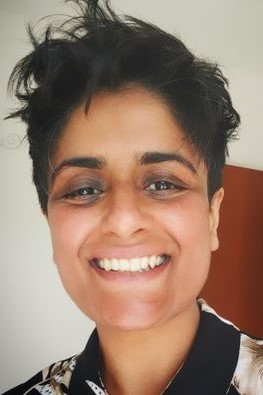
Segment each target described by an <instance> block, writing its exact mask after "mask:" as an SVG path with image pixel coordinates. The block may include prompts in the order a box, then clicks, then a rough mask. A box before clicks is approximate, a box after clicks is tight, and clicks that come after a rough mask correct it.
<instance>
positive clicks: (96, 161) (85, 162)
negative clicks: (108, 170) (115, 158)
mask: <svg viewBox="0 0 263 395" xmlns="http://www.w3.org/2000/svg"><path fill="white" fill-rule="evenodd" d="M106 163H107V162H106V160H105V159H103V158H98V157H94V156H83V157H76V158H69V159H65V160H63V161H62V162H61V163H60V164H59V165H58V166H56V167H55V168H54V169H53V171H52V175H51V179H52V181H54V180H55V178H56V177H57V176H58V175H59V174H60V173H61V172H62V171H63V170H64V169H67V168H71V167H82V168H88V169H103V168H104V167H105V166H106Z"/></svg>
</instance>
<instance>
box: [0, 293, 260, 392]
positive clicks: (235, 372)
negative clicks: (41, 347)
mask: <svg viewBox="0 0 263 395" xmlns="http://www.w3.org/2000/svg"><path fill="white" fill-rule="evenodd" d="M198 304H199V306H200V310H201V319H200V324H199V328H198V330H197V334H196V338H195V341H194V344H193V347H192V350H191V352H190V354H189V356H188V357H187V359H186V361H185V363H184V365H183V367H182V368H181V369H180V371H179V372H178V373H177V375H176V376H175V377H174V378H173V380H172V381H171V382H170V383H169V385H168V386H167V388H166V389H165V391H164V392H163V394H165V395H175V394H179V395H223V394H228V395H237V394H242V395H263V340H257V339H254V338H252V337H249V336H248V335H246V334H244V333H242V332H240V331H239V330H238V329H237V328H236V327H235V326H234V325H233V324H232V323H231V322H229V321H227V320H225V319H223V318H221V317H220V316H218V315H217V314H216V313H215V311H214V310H213V309H211V308H210V307H209V306H208V305H207V304H206V303H205V302H204V301H203V300H202V299H199V300H198ZM98 360H99V340H98V335H97V331H96V330H94V332H93V333H92V334H91V337H90V338H89V341H88V343H87V346H86V348H85V350H84V351H83V352H82V353H80V354H78V355H76V356H73V357H71V358H68V359H66V360H64V361H60V362H56V363H54V364H52V365H51V366H49V367H48V368H46V369H44V370H42V371H41V372H39V373H37V374H36V375H35V376H34V377H32V378H31V379H30V380H28V381H27V382H26V383H24V384H21V385H19V386H18V387H15V388H13V389H11V390H10V391H7V392H6V393H5V394H4V395H66V394H67V395H84V394H85V395H107V392H106V390H105V388H104V386H103V383H102V380H101V378H100V374H99V370H98V365H99V363H98ZM156 363H158V361H156Z"/></svg>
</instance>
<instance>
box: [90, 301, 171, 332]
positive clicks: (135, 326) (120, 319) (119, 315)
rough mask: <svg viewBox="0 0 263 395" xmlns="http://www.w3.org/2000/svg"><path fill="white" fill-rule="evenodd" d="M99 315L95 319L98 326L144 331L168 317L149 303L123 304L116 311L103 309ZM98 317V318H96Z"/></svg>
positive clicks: (119, 329)
mask: <svg viewBox="0 0 263 395" xmlns="http://www.w3.org/2000/svg"><path fill="white" fill-rule="evenodd" d="M102 310H103V309H101V310H100V312H99V316H97V317H95V319H94V321H95V322H96V325H97V326H104V327H109V328H112V329H115V330H118V331H143V330H148V329H151V328H153V327H155V326H157V325H158V324H160V323H161V322H164V321H165V320H166V319H168V317H166V315H165V313H164V314H161V312H160V311H157V310H156V309H155V308H152V307H150V306H149V305H148V306H147V305H139V304H136V305H135V306H134V305H133V306H126V308H125V307H124V306H122V308H120V306H119V308H118V309H116V310H115V311H114V310H112V311H109V310H108V311H102ZM96 318H97V319H96Z"/></svg>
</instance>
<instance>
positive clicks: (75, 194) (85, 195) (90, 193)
mask: <svg viewBox="0 0 263 395" xmlns="http://www.w3.org/2000/svg"><path fill="white" fill-rule="evenodd" d="M101 193H102V191H101V190H99V189H98V188H95V187H92V186H86V187H81V188H78V189H75V190H74V191H71V192H67V193H66V194H65V195H64V196H63V198H64V199H75V200H88V199H91V198H94V197H97V196H98V195H100V194H101Z"/></svg>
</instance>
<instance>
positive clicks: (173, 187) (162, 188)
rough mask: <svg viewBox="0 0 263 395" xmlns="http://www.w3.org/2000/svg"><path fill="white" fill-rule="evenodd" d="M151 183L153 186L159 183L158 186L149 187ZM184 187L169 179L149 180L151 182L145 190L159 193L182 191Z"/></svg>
mask: <svg viewBox="0 0 263 395" xmlns="http://www.w3.org/2000/svg"><path fill="white" fill-rule="evenodd" d="M152 185H155V186H157V185H159V188H155V189H152V188H150V187H151V186H152ZM184 189H185V187H183V186H182V185H178V184H175V183H173V182H171V181H165V180H158V181H154V182H151V184H149V186H148V187H147V188H146V190H147V191H152V192H154V193H160V194H161V193H163V192H167V191H182V190H184Z"/></svg>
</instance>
